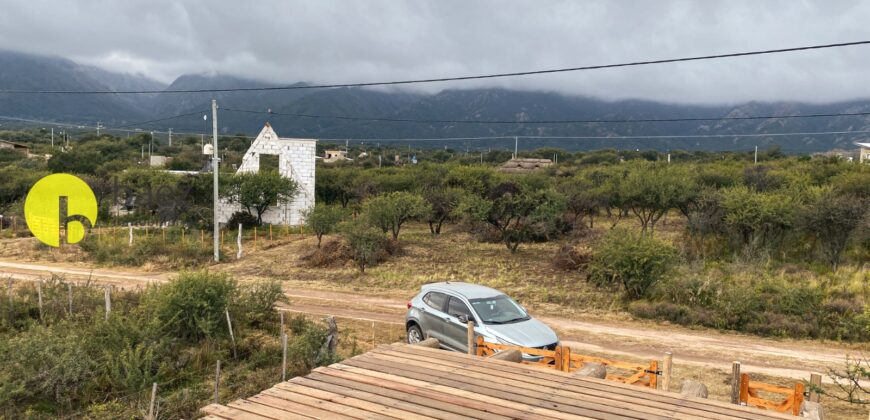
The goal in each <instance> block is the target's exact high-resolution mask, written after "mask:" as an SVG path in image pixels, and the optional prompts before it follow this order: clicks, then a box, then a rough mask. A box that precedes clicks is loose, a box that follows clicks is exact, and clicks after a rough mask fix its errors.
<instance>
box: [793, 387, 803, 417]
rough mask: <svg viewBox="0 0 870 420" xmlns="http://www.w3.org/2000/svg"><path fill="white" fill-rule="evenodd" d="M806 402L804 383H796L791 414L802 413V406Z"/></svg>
mask: <svg viewBox="0 0 870 420" xmlns="http://www.w3.org/2000/svg"><path fill="white" fill-rule="evenodd" d="M803 404H804V383H803V382H798V383H796V384H795V385H794V395H792V404H791V414H792V415H795V416H797V415H800V413H801V406H802V405H803Z"/></svg>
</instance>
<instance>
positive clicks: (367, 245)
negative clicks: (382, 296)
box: [341, 218, 386, 273]
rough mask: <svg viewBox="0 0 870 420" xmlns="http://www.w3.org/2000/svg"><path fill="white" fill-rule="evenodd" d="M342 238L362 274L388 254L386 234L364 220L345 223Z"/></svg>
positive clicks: (342, 228)
mask: <svg viewBox="0 0 870 420" xmlns="http://www.w3.org/2000/svg"><path fill="white" fill-rule="evenodd" d="M341 236H342V237H344V240H345V241H347V244H348V246H349V247H350V250H351V254H352V255H353V260H354V262H355V263H356V265H357V267H358V268H359V271H360V273H364V272H365V271H366V267H369V266H371V265H374V264H375V263H376V262H377V261H378V255H379V254H381V253H384V252H386V251H385V250H384V245H385V242H386V238H384V234H383V233H382V232H381V231H380V230H378V229H377V228H375V227H372V226H371V225H369V224H368V223H366V221H365V220H362V218H359V219H356V220H352V221H349V222H346V223H344V224H343V225H342V227H341Z"/></svg>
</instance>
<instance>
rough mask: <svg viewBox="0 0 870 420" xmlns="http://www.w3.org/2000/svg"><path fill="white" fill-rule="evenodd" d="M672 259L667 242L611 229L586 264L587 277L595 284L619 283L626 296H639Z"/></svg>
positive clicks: (642, 295)
mask: <svg viewBox="0 0 870 420" xmlns="http://www.w3.org/2000/svg"><path fill="white" fill-rule="evenodd" d="M675 259H676V251H675V250H674V249H673V248H672V247H671V246H670V245H668V244H666V243H664V242H661V241H658V240H656V239H653V238H652V237H649V236H642V235H641V236H638V235H634V234H632V233H630V232H627V231H624V230H620V229H615V230H611V231H610V232H608V234H607V235H606V236H605V237H604V238H603V240H602V241H601V243H600V244H599V245H598V247H597V249H596V250H595V254H594V255H593V257H592V262H591V263H590V264H589V279H590V280H591V281H592V282H593V283H595V284H597V285H599V286H613V285H619V286H622V289H623V291H624V292H625V295H626V297H628V298H630V299H640V298H642V297H644V296H646V295H647V293H648V292H649V291H650V290H651V289H652V287H653V286H655V284H656V283H658V282H659V280H661V279H662V278H664V276H665V274H667V272H668V271H669V270H670V268H671V267H670V265H671V263H673V262H674V261H675Z"/></svg>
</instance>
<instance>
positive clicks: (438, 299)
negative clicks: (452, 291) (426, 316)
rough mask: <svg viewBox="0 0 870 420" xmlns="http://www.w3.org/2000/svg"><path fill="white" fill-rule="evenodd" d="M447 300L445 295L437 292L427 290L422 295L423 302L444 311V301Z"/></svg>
mask: <svg viewBox="0 0 870 420" xmlns="http://www.w3.org/2000/svg"><path fill="white" fill-rule="evenodd" d="M446 300H447V295H445V294H444V293H438V292H429V293H427V294H426V296H423V302H425V303H426V305H428V306H429V307H431V308H432V309H437V310H439V311H442V312H443V311H444V302H445V301H446Z"/></svg>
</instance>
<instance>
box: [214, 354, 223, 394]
mask: <svg viewBox="0 0 870 420" xmlns="http://www.w3.org/2000/svg"><path fill="white" fill-rule="evenodd" d="M220 386H221V361H220V360H218V361H217V367H216V368H215V371H214V403H215V404H220V398H219V396H220V394H219V392H218V391H220Z"/></svg>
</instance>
